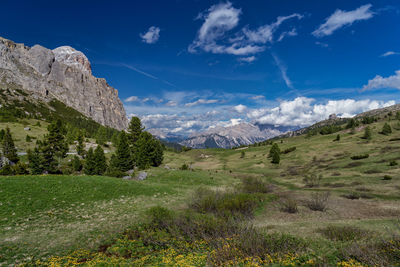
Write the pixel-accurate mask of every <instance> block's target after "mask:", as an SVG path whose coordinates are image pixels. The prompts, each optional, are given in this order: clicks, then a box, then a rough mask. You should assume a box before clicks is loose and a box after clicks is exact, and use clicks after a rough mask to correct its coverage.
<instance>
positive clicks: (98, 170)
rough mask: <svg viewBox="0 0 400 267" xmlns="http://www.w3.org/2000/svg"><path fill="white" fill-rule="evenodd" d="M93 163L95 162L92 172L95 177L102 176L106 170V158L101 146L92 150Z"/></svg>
mask: <svg viewBox="0 0 400 267" xmlns="http://www.w3.org/2000/svg"><path fill="white" fill-rule="evenodd" d="M94 161H95V168H94V172H95V174H97V175H103V174H104V173H105V171H106V170H107V161H106V156H105V155H104V150H103V148H101V146H97V147H96V149H95V150H94Z"/></svg>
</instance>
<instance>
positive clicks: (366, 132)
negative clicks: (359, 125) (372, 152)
mask: <svg viewBox="0 0 400 267" xmlns="http://www.w3.org/2000/svg"><path fill="white" fill-rule="evenodd" d="M363 139H367V140H371V139H372V132H371V128H370V127H369V126H367V127H365V130H364V136H363Z"/></svg>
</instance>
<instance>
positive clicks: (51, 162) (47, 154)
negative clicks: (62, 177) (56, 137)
mask: <svg viewBox="0 0 400 267" xmlns="http://www.w3.org/2000/svg"><path fill="white" fill-rule="evenodd" d="M38 145H39V151H40V155H41V159H42V166H43V169H44V171H45V172H47V173H54V174H55V173H57V172H58V161H57V159H56V151H55V150H54V148H53V145H52V144H51V143H50V142H49V141H48V140H47V139H45V140H44V141H43V142H38Z"/></svg>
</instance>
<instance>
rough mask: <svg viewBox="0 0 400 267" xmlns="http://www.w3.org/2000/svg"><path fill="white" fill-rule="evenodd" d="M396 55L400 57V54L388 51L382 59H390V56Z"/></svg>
mask: <svg viewBox="0 0 400 267" xmlns="http://www.w3.org/2000/svg"><path fill="white" fill-rule="evenodd" d="M394 55H400V52H394V51H388V52H386V53H384V54H382V55H381V57H388V56H394Z"/></svg>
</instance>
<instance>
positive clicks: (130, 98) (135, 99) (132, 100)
mask: <svg viewBox="0 0 400 267" xmlns="http://www.w3.org/2000/svg"><path fill="white" fill-rule="evenodd" d="M136 101H139V98H138V97H137V96H134V95H133V96H130V97H128V98H126V99H125V102H128V103H129V102H136Z"/></svg>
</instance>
